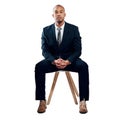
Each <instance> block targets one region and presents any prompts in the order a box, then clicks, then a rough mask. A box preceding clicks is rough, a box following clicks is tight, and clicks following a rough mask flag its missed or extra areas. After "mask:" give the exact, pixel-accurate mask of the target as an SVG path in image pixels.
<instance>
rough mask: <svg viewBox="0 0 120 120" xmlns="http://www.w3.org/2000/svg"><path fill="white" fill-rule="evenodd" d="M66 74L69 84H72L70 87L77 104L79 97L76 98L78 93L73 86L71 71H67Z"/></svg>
mask: <svg viewBox="0 0 120 120" xmlns="http://www.w3.org/2000/svg"><path fill="white" fill-rule="evenodd" d="M65 74H66V76H67V79H68V83H69V86H70V89H71V92H72V95H73V99H74V102H75V104H78V102H77V98H76V95H75V90H74V87H73V82H71V77H70V73H69V72H68V71H66V72H65Z"/></svg>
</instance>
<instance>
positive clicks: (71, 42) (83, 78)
mask: <svg viewBox="0 0 120 120" xmlns="http://www.w3.org/2000/svg"><path fill="white" fill-rule="evenodd" d="M42 54H43V56H44V57H45V59H44V60H42V61H40V62H39V63H37V64H36V67H35V81H36V100H45V73H49V72H55V71H58V70H60V69H58V68H57V67H56V66H55V65H53V64H52V62H53V61H54V60H55V59H58V58H59V57H60V58H62V59H64V60H69V61H70V62H71V64H70V65H68V66H67V67H66V68H64V69H63V70H65V71H73V72H78V75H79V92H80V100H83V98H85V99H86V100H88V99H89V73H88V65H87V63H85V62H84V61H83V60H81V59H80V58H79V57H80V55H81V37H80V33H79V30H78V27H77V26H75V25H72V24H69V23H66V22H65V26H64V33H63V39H62V43H61V44H60V46H59V45H58V43H57V41H56V36H55V25H54V24H52V25H50V26H47V27H45V28H44V29H43V32H42Z"/></svg>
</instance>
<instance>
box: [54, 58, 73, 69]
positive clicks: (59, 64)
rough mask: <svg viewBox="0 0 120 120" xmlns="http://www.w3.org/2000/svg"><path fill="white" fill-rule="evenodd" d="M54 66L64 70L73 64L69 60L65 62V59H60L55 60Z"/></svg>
mask: <svg viewBox="0 0 120 120" xmlns="http://www.w3.org/2000/svg"><path fill="white" fill-rule="evenodd" d="M53 64H54V65H56V67H57V68H58V69H64V68H65V67H67V66H68V65H70V64H71V63H70V61H69V60H63V59H61V58H59V59H57V60H54V62H53Z"/></svg>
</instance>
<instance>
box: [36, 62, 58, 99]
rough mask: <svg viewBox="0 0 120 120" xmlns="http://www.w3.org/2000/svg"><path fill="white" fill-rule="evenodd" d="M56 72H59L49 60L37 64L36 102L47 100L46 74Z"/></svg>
mask: <svg viewBox="0 0 120 120" xmlns="http://www.w3.org/2000/svg"><path fill="white" fill-rule="evenodd" d="M54 71H57V69H56V67H55V66H54V65H52V64H51V63H50V62H49V61H47V60H43V61H40V62H39V63H37V64H36V66H35V84H36V92H35V97H36V100H45V99H46V98H45V97H46V96H45V95H46V94H45V74H46V73H49V72H54Z"/></svg>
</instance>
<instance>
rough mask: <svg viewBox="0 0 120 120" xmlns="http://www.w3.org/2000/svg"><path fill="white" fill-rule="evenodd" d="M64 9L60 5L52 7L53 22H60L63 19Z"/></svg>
mask: <svg viewBox="0 0 120 120" xmlns="http://www.w3.org/2000/svg"><path fill="white" fill-rule="evenodd" d="M65 15H66V14H65V10H64V8H63V7H60V6H56V7H55V8H54V9H53V15H52V16H53V17H54V19H55V22H57V23H59V24H60V23H62V22H63V21H64V18H65Z"/></svg>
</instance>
